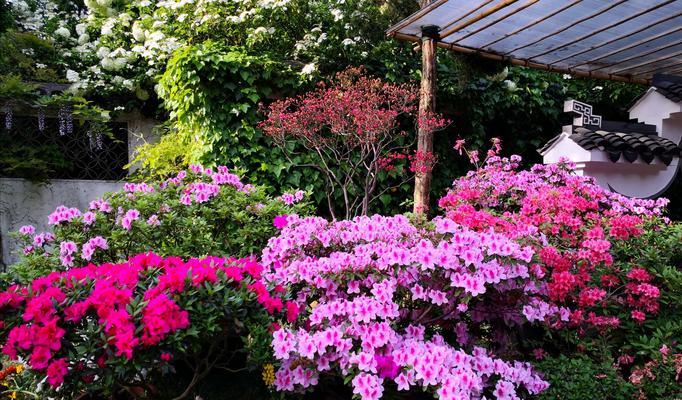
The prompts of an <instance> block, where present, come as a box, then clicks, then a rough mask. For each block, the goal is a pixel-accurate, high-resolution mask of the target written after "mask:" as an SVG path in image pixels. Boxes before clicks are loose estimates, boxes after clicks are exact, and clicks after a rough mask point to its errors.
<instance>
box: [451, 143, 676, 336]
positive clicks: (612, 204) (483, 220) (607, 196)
mask: <svg viewBox="0 0 682 400" xmlns="http://www.w3.org/2000/svg"><path fill="white" fill-rule="evenodd" d="M519 161H520V159H519V158H515V157H512V158H511V159H506V158H499V157H497V156H495V157H491V158H490V159H489V160H488V162H487V164H486V165H485V166H484V167H483V168H481V169H479V170H477V171H473V172H470V173H469V174H467V176H466V177H463V178H460V179H457V180H456V181H455V182H454V185H453V189H452V190H451V191H449V192H448V194H447V195H446V196H444V197H443V198H441V199H440V201H439V205H440V206H441V207H442V208H443V209H444V211H445V214H446V215H447V216H448V218H450V219H452V220H453V221H455V222H457V223H460V224H463V225H464V226H467V227H469V228H471V229H475V230H479V231H487V230H489V229H494V230H495V231H497V232H504V233H505V234H506V235H508V236H510V237H524V236H530V237H534V238H536V240H534V243H533V245H534V248H535V250H536V254H537V255H536V258H535V259H534V265H533V271H534V273H535V274H536V275H537V276H538V277H539V278H541V279H544V280H545V282H546V286H545V287H544V288H543V290H541V291H540V292H541V296H542V297H543V298H544V300H547V301H550V302H552V303H555V304H557V305H564V306H567V307H570V309H571V315H570V320H569V321H568V322H567V323H566V324H559V325H558V327H560V326H564V325H571V326H574V327H577V328H579V329H580V330H582V331H584V330H586V329H591V328H596V329H597V330H603V329H609V328H616V327H618V326H619V325H620V324H621V322H622V321H624V320H632V321H637V322H643V321H645V320H646V318H647V316H648V315H652V314H656V313H657V312H658V310H659V301H658V300H659V297H660V290H659V288H658V287H657V286H656V285H655V282H653V278H654V277H653V275H652V274H651V273H650V272H649V271H647V270H646V269H644V268H640V267H638V266H637V265H633V264H630V263H629V261H630V260H628V259H614V257H613V252H612V248H613V247H614V245H616V244H620V243H622V242H624V241H628V240H637V239H636V238H637V237H639V236H640V235H642V233H643V232H644V231H645V229H647V228H652V227H654V226H658V225H661V224H665V223H666V222H667V221H666V219H664V218H662V217H661V216H662V213H663V209H664V207H665V205H666V204H667V200H665V199H659V200H656V201H654V200H639V199H631V198H627V197H625V196H621V195H618V194H616V193H612V192H609V191H607V190H604V189H602V188H601V187H599V186H597V185H596V184H595V183H594V181H593V180H592V179H591V178H588V177H583V176H579V175H577V174H574V173H573V172H572V166H571V165H570V164H567V163H566V164H554V165H535V166H533V167H532V168H531V169H530V170H527V171H518V162H519ZM540 319H542V317H540Z"/></svg>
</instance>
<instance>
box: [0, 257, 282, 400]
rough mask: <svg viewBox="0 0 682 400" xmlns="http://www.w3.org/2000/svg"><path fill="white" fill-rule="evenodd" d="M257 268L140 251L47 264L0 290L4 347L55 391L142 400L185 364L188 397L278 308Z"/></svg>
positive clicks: (251, 263) (248, 262)
mask: <svg viewBox="0 0 682 400" xmlns="http://www.w3.org/2000/svg"><path fill="white" fill-rule="evenodd" d="M262 269H263V268H262V267H261V265H260V264H258V263H257V262H256V261H255V260H253V259H251V258H244V259H234V258H227V259H226V258H219V257H212V256H211V257H206V258H202V259H196V258H193V259H190V260H188V261H187V262H184V261H183V260H182V259H180V258H178V257H168V258H162V257H160V256H158V255H156V254H153V253H145V254H139V255H136V256H134V257H132V258H131V259H130V260H128V261H127V262H124V263H120V264H102V265H99V266H96V265H93V264H90V265H88V266H85V267H80V268H72V269H70V270H68V271H64V272H53V273H51V274H49V275H46V276H42V277H39V278H37V279H35V280H34V281H33V282H31V283H30V284H27V285H14V286H11V287H10V288H8V289H7V290H6V291H4V292H2V293H0V315H1V316H2V320H3V321H4V324H3V326H2V330H1V332H2V335H1V338H2V344H3V346H2V351H3V353H4V354H5V355H7V356H9V357H10V358H11V359H17V358H18V357H21V358H22V359H24V360H27V362H28V366H29V368H30V370H29V371H30V373H31V374H34V375H37V376H38V379H37V381H40V380H41V379H42V378H43V377H46V381H47V384H48V385H49V388H47V389H46V390H47V391H48V392H51V391H52V390H55V389H58V393H59V395H60V397H62V398H76V397H77V396H78V395H79V394H80V393H82V392H88V393H99V392H101V393H102V394H104V395H111V394H113V393H116V392H117V391H120V390H123V389H125V388H128V389H130V388H131V387H132V388H135V391H136V392H139V393H138V394H139V396H138V397H140V398H141V397H143V396H142V394H144V395H145V396H148V397H145V398H150V397H151V398H158V397H163V396H165V395H168V394H169V393H166V392H167V391H168V388H169V387H174V385H170V386H167V385H162V380H163V379H168V375H169V374H172V373H173V372H174V371H175V366H176V365H178V364H181V363H187V365H189V366H190V369H191V373H190V376H192V375H193V377H192V379H191V380H190V381H189V382H187V387H186V388H185V389H184V391H183V390H181V392H182V394H181V395H180V396H179V398H182V397H186V396H188V395H189V394H191V393H192V390H193V388H194V387H195V386H196V384H197V383H198V382H199V380H201V379H202V378H203V377H205V376H206V375H207V374H208V373H209V372H210V371H211V370H212V369H214V368H218V367H221V366H223V367H225V366H229V365H230V364H229V363H230V361H231V357H230V354H231V352H232V349H234V340H235V339H237V338H238V337H239V336H245V335H246V334H247V333H248V326H250V324H256V323H257V324H260V325H267V323H268V322H267V321H268V318H267V314H268V312H269V313H277V312H280V311H282V310H283V308H284V307H285V304H284V302H283V299H282V297H281V294H278V293H280V292H281V291H280V290H279V289H278V290H276V291H274V292H271V291H270V290H269V289H268V287H267V286H266V285H265V284H264V282H263V281H262V280H261V272H262ZM175 379H177V378H175ZM41 397H42V395H41Z"/></svg>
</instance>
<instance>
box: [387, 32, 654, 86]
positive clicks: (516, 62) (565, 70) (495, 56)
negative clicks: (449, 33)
mask: <svg viewBox="0 0 682 400" xmlns="http://www.w3.org/2000/svg"><path fill="white" fill-rule="evenodd" d="M395 38H396V39H398V40H405V41H410V42H418V41H419V40H420V38H419V37H417V36H414V35H406V34H402V33H398V34H396V35H395ZM436 46H437V47H440V48H443V49H447V50H452V51H456V52H458V53H464V54H476V55H479V56H481V57H483V58H487V59H490V60H496V61H505V62H509V63H511V64H513V65H521V66H524V67H529V68H535V69H541V70H545V71H551V72H559V73H563V74H571V75H574V76H578V77H581V78H596V79H605V80H612V81H618V82H630V83H639V84H643V85H647V84H649V80H648V79H643V78H634V77H631V76H627V75H614V74H607V73H600V72H592V73H591V72H590V71H584V70H576V69H571V68H561V67H554V66H552V65H549V64H542V63H537V62H532V61H528V60H522V59H517V58H514V57H509V56H505V55H502V54H497V53H493V52H489V51H484V50H478V49H472V48H469V47H464V46H458V45H454V44H449V43H444V42H437V43H436Z"/></svg>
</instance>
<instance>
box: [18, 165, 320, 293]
mask: <svg viewBox="0 0 682 400" xmlns="http://www.w3.org/2000/svg"><path fill="white" fill-rule="evenodd" d="M304 195H305V194H304V192H302V191H298V192H295V193H285V194H283V195H282V196H280V197H277V198H270V197H268V196H267V195H266V194H265V192H264V188H261V187H257V186H253V185H250V184H244V183H242V181H241V180H240V178H239V176H237V175H236V174H234V173H232V172H230V170H228V169H227V168H226V167H223V166H220V167H217V168H216V169H215V170H214V169H211V168H203V167H200V166H191V167H190V168H189V169H188V170H186V171H181V172H179V173H178V174H177V175H176V176H173V177H171V178H168V179H166V180H163V181H160V182H139V183H126V184H125V185H124V188H123V190H121V191H119V192H115V193H111V194H109V195H106V196H104V198H102V199H97V200H94V201H92V202H91V203H90V207H89V208H88V210H78V209H76V208H73V207H66V206H60V207H58V208H57V209H56V210H55V211H54V212H53V213H52V214H50V216H49V224H50V225H51V227H52V232H35V228H33V227H32V226H25V227H22V228H21V230H20V232H19V238H20V239H21V240H23V242H24V249H23V252H24V256H23V257H22V258H21V260H20V262H19V263H18V264H17V265H15V266H13V268H12V272H13V273H12V275H11V276H10V279H22V280H24V281H27V280H30V279H31V278H33V277H35V276H38V275H40V274H46V273H49V272H50V271H53V270H55V269H67V268H71V267H73V266H82V265H87V264H88V263H91V262H92V263H106V262H118V261H123V260H126V259H128V258H129V257H131V256H133V255H135V254H138V253H142V252H148V251H154V252H156V253H157V254H161V255H179V256H182V257H201V256H205V255H222V256H231V255H236V256H247V255H251V254H257V253H259V252H260V250H261V249H262V247H263V246H264V245H265V244H266V243H267V240H268V238H269V237H270V236H272V235H273V234H274V233H276V228H275V227H274V226H273V225H272V221H273V218H275V217H276V216H277V215H281V214H289V213H306V212H307V211H308V210H309V206H307V204H306V203H305V201H303V198H304Z"/></svg>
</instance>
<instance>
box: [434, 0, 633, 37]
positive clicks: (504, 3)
mask: <svg viewBox="0 0 682 400" xmlns="http://www.w3.org/2000/svg"><path fill="white" fill-rule="evenodd" d="M517 1H519V0H503V1H502V2H501V3H497V4H495V5H494V6H492V7H490V8H489V9H487V10H485V11H483V12H481V13H478V14H477V15H476V16H474V17H472V18H470V19H468V20H466V21H464V22H461V23H459V24H457V25H455V26H453V27H452V28H448V29H443V30H442V31H441V34H440V38H441V39H445V38H446V37H448V36H450V35H452V34H453V33H455V32H458V31H460V30H462V29H464V28H466V27H467V26H469V25H472V24H475V23H476V22H478V21H480V20H482V19H483V18H485V17H487V16H489V15H491V14H494V13H496V12H498V11H500V10H502V9H504V8H507V7H509V6H510V5H512V4H514V3H516V2H517ZM623 1H625V0H623Z"/></svg>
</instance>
